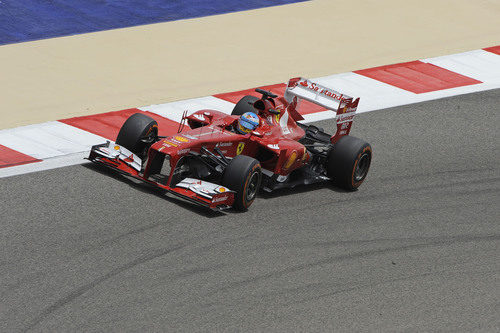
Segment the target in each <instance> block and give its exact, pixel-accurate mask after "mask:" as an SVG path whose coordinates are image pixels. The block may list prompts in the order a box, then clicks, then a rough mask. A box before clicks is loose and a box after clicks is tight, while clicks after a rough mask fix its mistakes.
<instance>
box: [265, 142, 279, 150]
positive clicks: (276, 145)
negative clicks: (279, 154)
mask: <svg viewBox="0 0 500 333" xmlns="http://www.w3.org/2000/svg"><path fill="white" fill-rule="evenodd" d="M267 147H268V148H271V149H276V150H277V149H280V146H279V145H278V144H277V143H275V144H268V145H267Z"/></svg>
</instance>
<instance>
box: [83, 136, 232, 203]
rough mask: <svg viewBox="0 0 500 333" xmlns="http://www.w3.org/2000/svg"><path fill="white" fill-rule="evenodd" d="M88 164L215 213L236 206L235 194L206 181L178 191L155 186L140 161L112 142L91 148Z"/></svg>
mask: <svg viewBox="0 0 500 333" xmlns="http://www.w3.org/2000/svg"><path fill="white" fill-rule="evenodd" d="M88 160H90V161H91V162H94V163H96V164H100V165H104V166H105V167H108V168H110V169H113V170H115V171H118V172H119V173H121V174H124V175H126V176H129V177H133V178H135V179H138V180H140V181H143V182H146V183H148V184H150V185H152V186H155V187H159V188H162V189H164V190H166V191H167V192H169V193H172V194H174V195H176V196H178V197H180V198H182V199H184V200H187V201H189V202H192V203H195V204H198V205H201V206H204V207H207V208H210V209H212V210H224V209H227V208H230V207H231V206H232V205H233V202H234V194H235V192H234V191H232V190H230V189H229V188H227V187H224V186H221V185H217V184H213V183H210V182H207V181H204V180H199V179H194V178H185V179H183V180H182V181H181V182H179V183H178V184H177V185H176V186H175V187H170V186H166V185H163V184H160V183H158V182H156V181H155V180H154V178H151V177H150V179H147V178H145V177H143V174H142V168H141V166H142V161H141V159H140V158H139V157H138V156H137V155H135V154H133V153H132V152H130V151H129V150H127V149H126V148H124V147H122V146H120V145H117V144H116V143H114V142H111V141H107V142H106V143H103V144H100V145H95V146H92V148H91V150H90V154H89V157H88Z"/></svg>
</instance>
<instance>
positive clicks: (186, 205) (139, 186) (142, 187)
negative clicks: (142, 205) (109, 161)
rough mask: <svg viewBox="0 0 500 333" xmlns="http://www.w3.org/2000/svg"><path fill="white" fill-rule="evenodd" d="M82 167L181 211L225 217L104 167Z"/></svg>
mask: <svg viewBox="0 0 500 333" xmlns="http://www.w3.org/2000/svg"><path fill="white" fill-rule="evenodd" d="M82 166H83V167H84V168H87V169H90V170H92V171H95V172H98V173H100V174H102V175H105V176H107V177H111V178H113V179H115V180H118V181H121V182H123V183H125V184H127V185H129V186H130V187H132V188H133V189H134V190H138V191H141V192H143V193H147V194H152V195H154V196H156V197H158V198H161V199H164V200H166V201H168V202H170V203H172V204H175V205H177V206H179V207H181V208H183V209H189V210H190V211H191V212H193V213H196V214H198V215H201V216H203V217H208V218H214V217H220V216H224V215H225V213H223V212H218V211H213V210H210V209H208V208H206V207H202V206H198V205H196V204H193V203H190V202H187V201H184V200H182V199H181V198H177V197H172V196H168V194H167V191H165V190H163V189H159V188H156V187H153V186H151V185H149V184H147V183H144V182H141V181H140V180H137V179H134V178H132V177H128V176H126V175H123V174H120V173H118V172H115V171H113V170H110V169H108V168H106V167H105V166H102V165H98V164H94V163H85V164H82ZM229 211H230V212H232V211H233V210H232V209H231V210H229Z"/></svg>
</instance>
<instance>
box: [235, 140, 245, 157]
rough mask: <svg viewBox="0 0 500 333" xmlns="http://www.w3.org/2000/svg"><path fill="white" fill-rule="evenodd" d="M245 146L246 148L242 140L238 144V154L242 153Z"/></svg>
mask: <svg viewBox="0 0 500 333" xmlns="http://www.w3.org/2000/svg"><path fill="white" fill-rule="evenodd" d="M243 148H245V143H244V142H240V143H239V144H238V148H236V155H239V154H241V152H242V151H243Z"/></svg>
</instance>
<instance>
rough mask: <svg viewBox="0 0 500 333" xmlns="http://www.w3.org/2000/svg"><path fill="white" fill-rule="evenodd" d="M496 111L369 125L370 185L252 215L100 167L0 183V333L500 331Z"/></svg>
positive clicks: (410, 116) (476, 104)
mask: <svg viewBox="0 0 500 333" xmlns="http://www.w3.org/2000/svg"><path fill="white" fill-rule="evenodd" d="M498 105H500V90H495V91H488V92H482V93H475V94H470V95H463V96H458V97H453V98H447V99H442V100H438V101H431V102H426V103H421V104H415V105H408V106H402V107H397V108H393V109H387V110H381V111H376V112H370V113H367V114H361V115H359V116H358V117H357V119H356V120H355V122H354V126H353V132H352V133H351V134H352V135H355V136H359V137H362V138H364V139H366V140H367V141H369V142H371V144H372V146H373V149H374V160H373V163H372V167H371V170H370V174H369V176H368V179H367V180H366V181H365V183H364V184H363V185H362V187H361V188H360V190H359V191H357V192H353V193H347V192H342V191H340V190H337V189H334V188H331V187H329V186H314V187H303V188H300V189H297V190H293V191H283V192H280V193H277V194H275V195H266V196H261V197H260V198H258V199H257V200H256V202H255V203H254V204H253V206H252V207H251V209H250V211H249V212H247V213H235V212H228V213H226V214H217V213H211V212H208V211H206V210H204V209H200V208H195V207H193V206H191V205H189V204H187V203H182V202H180V201H178V200H177V199H174V198H172V199H169V198H165V197H164V196H162V195H161V194H160V193H157V192H155V191H152V190H149V189H148V187H146V186H144V185H141V184H136V183H134V182H132V181H130V180H127V179H126V178H124V177H122V176H110V175H109V174H108V173H106V172H102V171H101V170H100V169H99V168H96V167H94V166H92V165H79V166H72V167H66V168H61V169H55V170H50V171H44V172H39V173H32V174H27V175H23V176H16V177H10V178H4V179H1V180H0V184H1V192H0V193H1V200H0V208H1V212H2V215H1V216H2V218H1V222H0V230H1V231H0V235H1V242H0V247H1V248H0V331H2V332H8V331H9V332H10V331H25V330H33V331H75V330H80V331H145V330H148V331H165V330H168V331H172V330H183V331H199V330H201V331H223V330H226V331H239V330H242V331H247V330H252V331H331V330H333V329H336V330H338V331H385V332H387V331H402V330H409V331H416V330H418V331H435V330H445V331H471V330H481V331H498V330H500V319H499V318H500V316H499V302H498V300H499V299H500V279H499V278H500V223H499V221H500V209H499V206H498V204H499V202H500V200H499V199H500V195H499V194H500V167H499V162H500V158H499V148H498V143H499V142H500V140H499V139H500V138H499V131H498V128H499V124H500V118H499V112H498ZM320 125H321V126H323V127H325V128H331V127H332V125H333V122H332V121H323V122H321V123H320Z"/></svg>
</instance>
